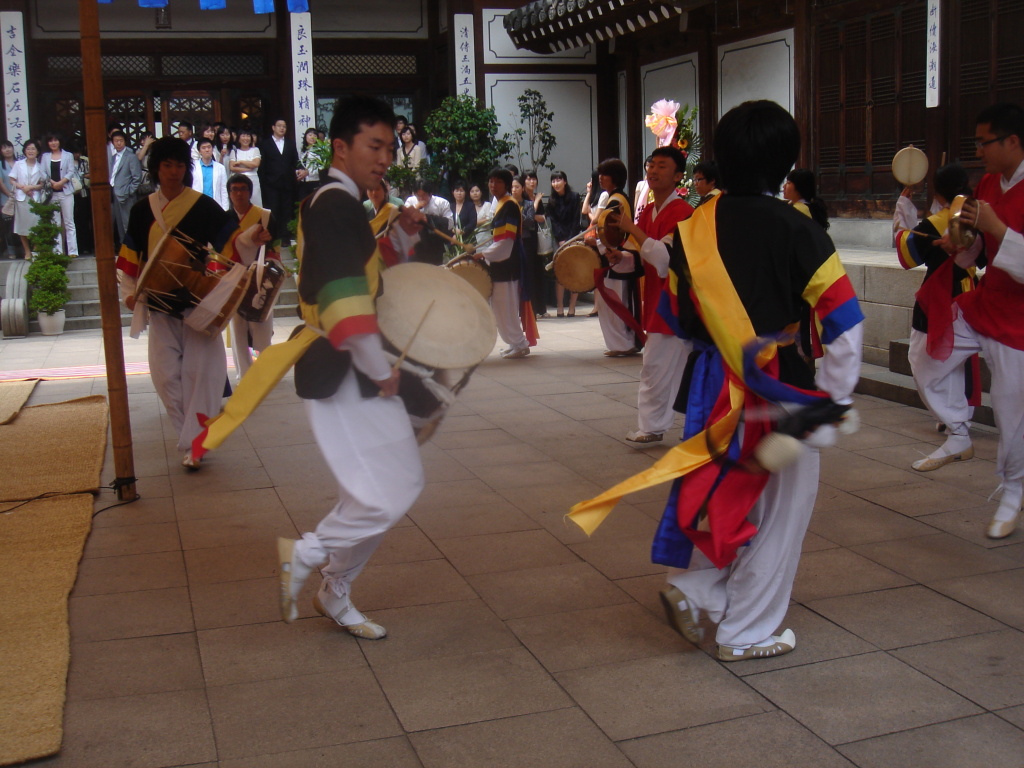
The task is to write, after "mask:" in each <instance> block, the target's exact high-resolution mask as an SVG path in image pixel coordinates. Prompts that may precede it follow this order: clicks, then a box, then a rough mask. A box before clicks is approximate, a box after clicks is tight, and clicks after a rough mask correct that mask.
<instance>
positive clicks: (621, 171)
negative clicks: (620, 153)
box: [597, 157, 685, 189]
mask: <svg viewBox="0 0 1024 768" xmlns="http://www.w3.org/2000/svg"><path fill="white" fill-rule="evenodd" d="M684 167H685V165H684ZM597 174H598V176H609V177H611V180H612V183H613V184H614V185H615V188H616V189H622V188H623V187H625V186H626V164H625V163H624V162H622V161H621V160H619V158H617V157H609V158H607V159H606V160H602V161H601V162H600V163H598V166H597Z"/></svg>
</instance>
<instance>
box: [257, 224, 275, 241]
mask: <svg viewBox="0 0 1024 768" xmlns="http://www.w3.org/2000/svg"><path fill="white" fill-rule="evenodd" d="M271 239H272V238H271V236H270V232H268V231H267V230H266V229H264V228H263V225H262V224H257V225H256V229H254V230H253V233H252V241H253V242H254V243H256V244H257V245H266V244H267V243H269V242H270V241H271Z"/></svg>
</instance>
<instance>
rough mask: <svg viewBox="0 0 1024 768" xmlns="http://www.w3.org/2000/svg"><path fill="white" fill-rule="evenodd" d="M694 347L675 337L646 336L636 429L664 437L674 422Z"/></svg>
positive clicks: (660, 334)
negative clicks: (674, 407) (680, 388)
mask: <svg viewBox="0 0 1024 768" xmlns="http://www.w3.org/2000/svg"><path fill="white" fill-rule="evenodd" d="M692 349H693V344H691V343H690V342H688V341H684V340H683V339H680V338H679V337H678V336H668V335H666V334H664V333H649V334H647V344H646V345H644V363H643V366H642V367H641V368H640V389H639V391H638V392H637V398H636V401H637V427H638V428H639V430H640V431H641V432H653V433H655V434H659V435H661V434H664V433H665V432H668V431H669V430H670V429H672V425H673V424H674V423H675V420H676V412H675V410H674V409H673V407H672V406H673V405H674V404H675V402H676V395H678V394H679V385H680V384H681V383H682V380H683V371H684V370H686V360H687V358H688V357H689V356H690V351H691V350H692Z"/></svg>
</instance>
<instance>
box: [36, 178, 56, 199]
mask: <svg viewBox="0 0 1024 768" xmlns="http://www.w3.org/2000/svg"><path fill="white" fill-rule="evenodd" d="M51 198H53V179H51V178H50V177H49V176H44V177H43V188H42V189H41V190H39V202H40V203H48V202H50V200H51Z"/></svg>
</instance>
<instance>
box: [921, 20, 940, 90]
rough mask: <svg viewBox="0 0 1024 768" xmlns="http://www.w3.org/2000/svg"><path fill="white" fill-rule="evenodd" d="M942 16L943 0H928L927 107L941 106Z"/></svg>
mask: <svg viewBox="0 0 1024 768" xmlns="http://www.w3.org/2000/svg"><path fill="white" fill-rule="evenodd" d="M941 16H942V0H928V28H927V29H926V30H925V40H926V41H927V42H926V45H927V46H928V47H927V49H926V53H925V97H924V105H925V107H937V106H939V31H940V29H941V27H940V24H939V19H940V17H941Z"/></svg>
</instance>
